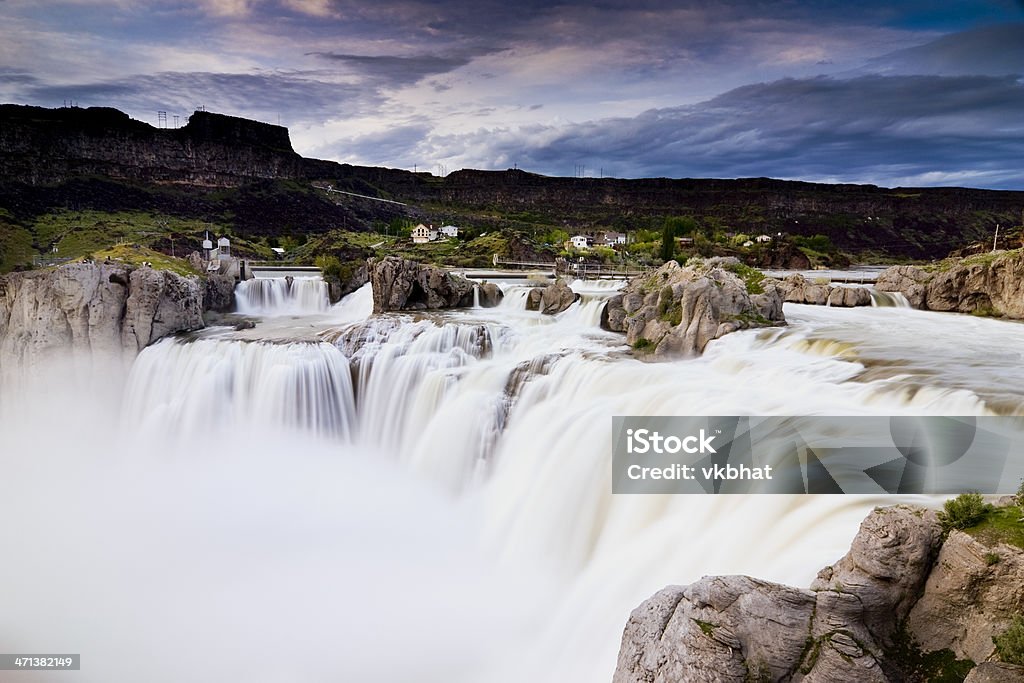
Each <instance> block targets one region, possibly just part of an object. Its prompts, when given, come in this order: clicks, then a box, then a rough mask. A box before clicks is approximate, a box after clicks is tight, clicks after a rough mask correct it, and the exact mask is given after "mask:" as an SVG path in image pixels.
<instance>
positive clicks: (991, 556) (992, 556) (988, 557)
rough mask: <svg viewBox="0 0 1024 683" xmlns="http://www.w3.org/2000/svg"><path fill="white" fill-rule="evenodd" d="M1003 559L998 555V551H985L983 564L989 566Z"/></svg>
mask: <svg viewBox="0 0 1024 683" xmlns="http://www.w3.org/2000/svg"><path fill="white" fill-rule="evenodd" d="M1001 559H1003V558H1001V557H1000V556H999V553H985V566H987V567H991V566H992V565H994V564H999V561H1000V560H1001Z"/></svg>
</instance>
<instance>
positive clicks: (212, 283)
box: [203, 274, 236, 313]
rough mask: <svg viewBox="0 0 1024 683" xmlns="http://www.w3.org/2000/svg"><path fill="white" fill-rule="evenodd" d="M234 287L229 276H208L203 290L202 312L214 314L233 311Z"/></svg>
mask: <svg viewBox="0 0 1024 683" xmlns="http://www.w3.org/2000/svg"><path fill="white" fill-rule="evenodd" d="M235 285H236V282H235V278H234V277H233V276H231V275H216V274H215V275H208V276H207V277H206V282H205V286H204V289H203V310H204V311H213V312H214V313H230V312H231V311H233V310H235Z"/></svg>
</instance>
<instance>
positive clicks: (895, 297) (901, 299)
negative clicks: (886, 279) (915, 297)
mask: <svg viewBox="0 0 1024 683" xmlns="http://www.w3.org/2000/svg"><path fill="white" fill-rule="evenodd" d="M871 305H872V306H876V307H881V308H910V302H909V301H907V297H905V296H903V294H902V293H900V292H880V291H878V290H877V289H875V288H874V287H872V288H871Z"/></svg>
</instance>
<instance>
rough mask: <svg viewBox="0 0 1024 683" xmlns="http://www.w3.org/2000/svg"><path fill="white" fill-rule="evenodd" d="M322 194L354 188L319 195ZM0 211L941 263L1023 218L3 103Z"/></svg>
mask: <svg viewBox="0 0 1024 683" xmlns="http://www.w3.org/2000/svg"><path fill="white" fill-rule="evenodd" d="M328 185H330V186H331V187H332V188H333V189H336V190H341V191H343V192H347V193H350V194H347V195H333V196H332V197H328V196H327V195H326V194H325V192H324V191H323V190H317V189H315V188H314V186H315V187H318V188H326V186H328ZM342 196H344V199H343V200H342V199H341V197H342ZM360 197H362V198H360ZM366 197H370V198H374V199H386V200H389V201H390V202H392V203H389V202H379V201H373V200H372V199H365V198H366ZM393 202H398V203H397V204H396V203H393ZM0 208H2V209H4V210H6V211H7V212H8V214H9V215H10V216H9V219H10V220H11V221H12V225H14V227H19V226H20V227H22V228H24V229H30V227H31V224H32V221H33V220H34V218H35V217H37V216H39V215H41V214H45V213H46V212H48V211H53V210H55V209H67V208H71V209H73V210H77V209H92V210H99V211H153V212H160V213H163V214H167V215H174V216H181V217H190V218H195V219H198V220H202V221H216V222H218V223H219V224H222V225H226V226H230V227H231V228H232V230H233V231H235V232H236V234H239V235H280V234H290V233H294V232H297V231H301V232H302V233H304V234H319V233H324V232H327V231H330V230H333V229H344V230H365V229H370V228H371V227H372V226H373V224H374V223H375V222H379V221H383V222H385V223H386V222H388V221H390V220H392V219H394V218H396V217H402V218H410V219H413V220H427V221H429V220H450V221H456V222H463V223H464V224H472V225H476V226H478V227H480V228H481V229H484V230H486V229H490V228H492V227H499V226H500V227H508V228H514V229H520V230H525V231H527V232H529V231H531V230H538V229H540V230H550V229H552V228H559V229H562V228H565V229H570V230H575V229H603V228H607V229H616V230H631V229H636V228H637V227H649V226H650V225H653V224H656V223H657V222H658V221H660V220H661V219H662V218H663V217H665V216H671V215H683V216H693V217H698V218H700V220H701V221H702V223H703V224H705V225H706V226H711V227H714V226H719V228H720V229H721V230H730V231H734V232H737V233H747V234H751V235H756V234H760V233H769V234H775V233H776V232H785V233H787V234H790V235H802V236H808V237H809V236H813V235H825V236H827V237H828V238H829V239H830V240H831V243H832V244H834V245H835V246H836V247H838V248H839V249H842V250H846V251H848V252H850V253H867V254H880V255H893V256H904V257H911V258H941V257H945V256H946V255H947V254H948V253H949V252H950V251H951V250H953V249H956V248H960V247H963V246H965V245H967V244H971V243H975V242H978V241H983V240H991V236H992V233H993V230H994V228H995V225H996V224H997V223H1001V224H1002V225H1003V227H1004V230H1003V232H1002V233H1001V235H1002V238H1003V239H1004V240H1006V239H1011V240H1014V239H1019V236H1018V235H1017V233H1016V232H1013V231H1012V230H1008V229H1007V228H1009V227H1010V226H1015V225H1018V224H1019V222H1020V217H1021V212H1022V210H1024V193H1020V192H1008V191H988V190H975V189H966V188H895V189H890V188H882V187H875V186H872V185H826V184H815V183H804V182H790V181H781V180H772V179H768V178H747V179H736V180H719V179H669V178H645V179H620V178H560V177H548V176H542V175H538V174H534V173H528V172H525V171H522V170H519V169H510V170H507V171H478V170H469V169H466V170H460V171H456V172H453V173H450V174H448V175H446V176H444V177H438V176H434V175H432V174H430V173H427V172H410V171H405V170H399V169H388V168H372V167H364V166H355V165H350V164H344V163H335V162H333V161H322V160H316V159H307V158H303V157H301V156H300V155H298V154H297V153H296V152H295V151H294V150H293V149H292V145H291V141H290V139H289V135H288V131H287V129H285V128H283V127H280V126H274V125H271V124H266V123H260V122H256V121H249V120H245V119H240V118H236V117H231V116H225V115H222V114H215V113H212V112H205V111H197V112H195V113H194V114H193V115H192V116H191V117H190V118H189V120H188V122H187V124H186V125H184V126H182V127H180V128H155V127H153V126H151V125H149V124H146V123H143V122H140V121H136V120H133V119H131V118H129V117H128V116H127V115H126V114H124V113H122V112H119V111H117V110H114V109H109V108H90V109H80V108H77V107H70V108H61V109H44V108H41V107H29V106H21V105H0ZM0 227H2V226H0ZM716 229H718V228H716ZM1010 235H1012V237H1009V236H1010ZM1008 246H1016V245H1009V244H1008ZM35 247H36V248H37V249H42V250H45V247H46V245H45V244H37V245H35Z"/></svg>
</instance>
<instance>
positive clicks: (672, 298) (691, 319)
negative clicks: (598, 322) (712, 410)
mask: <svg viewBox="0 0 1024 683" xmlns="http://www.w3.org/2000/svg"><path fill="white" fill-rule="evenodd" d="M739 272H743V273H744V274H747V275H748V277H749V273H750V271H749V270H745V269H744V267H743V266H741V265H740V263H739V261H737V260H736V259H734V258H726V259H709V260H708V261H705V262H700V263H697V264H695V265H689V266H686V267H682V266H680V265H679V264H678V263H676V262H675V261H669V262H668V263H666V264H665V265H663V266H661V267H660V268H658V269H657V270H656V271H653V272H651V273H647V274H645V275H641V276H638V277H636V278H634V279H633V280H631V281H630V282H629V284H628V285H627V286H626V288H625V289H624V290H623V292H622V294H621V295H617V296H616V297H612V300H610V301H609V303H608V305H607V306H606V307H605V312H604V313H603V314H602V324H603V325H604V326H605V327H606V329H609V330H612V331H619V330H621V331H625V332H626V341H627V343H629V344H630V345H631V346H633V347H634V348H636V349H641V350H644V357H646V358H655V359H663V358H673V357H679V356H693V355H697V354H700V353H702V352H703V351H704V348H705V347H706V346H707V344H708V342H710V341H711V340H712V339H718V338H720V337H722V336H724V335H726V334H729V333H731V332H735V331H736V330H741V329H747V328H752V327H764V326H768V325H779V324H785V317H784V316H783V314H782V298H781V292H780V290H779V288H778V287H776V286H774V285H772V284H771V283H768V284H769V286H767V287H762V286H761V284H760V282H755V281H754V280H753V279H752V280H751V285H750V289H751V290H753V291H748V284H747V283H746V282H745V281H744V280H743V279H741V278H740V277H739V275H737V273H739Z"/></svg>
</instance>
